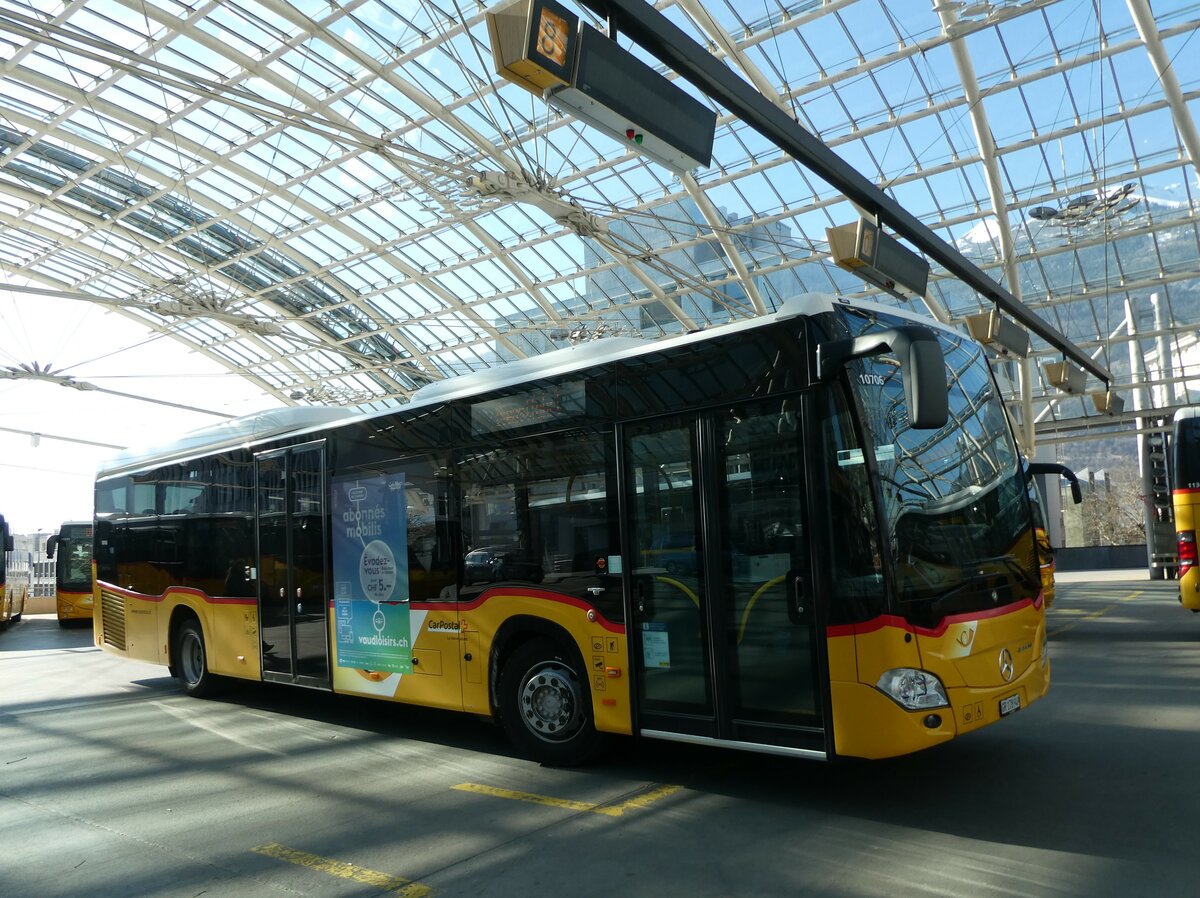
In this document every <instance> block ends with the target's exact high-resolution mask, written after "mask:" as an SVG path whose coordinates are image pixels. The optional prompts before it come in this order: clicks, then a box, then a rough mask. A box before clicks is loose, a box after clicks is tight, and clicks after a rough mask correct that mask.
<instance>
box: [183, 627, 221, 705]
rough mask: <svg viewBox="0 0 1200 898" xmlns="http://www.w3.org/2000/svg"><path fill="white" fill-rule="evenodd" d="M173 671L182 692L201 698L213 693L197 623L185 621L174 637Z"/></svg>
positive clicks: (211, 676) (202, 639)
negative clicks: (181, 687)
mask: <svg viewBox="0 0 1200 898" xmlns="http://www.w3.org/2000/svg"><path fill="white" fill-rule="evenodd" d="M175 670H176V673H177V675H178V677H179V682H180V684H181V685H182V686H183V691H184V692H186V693H187V694H188V695H193V696H195V697H197V698H203V697H204V696H206V695H209V694H210V693H211V692H212V691H213V685H214V679H215V678H214V677H213V675H212V673H210V672H209V670H208V652H207V650H206V649H205V646H204V633H203V632H202V631H201V629H200V623H199V621H197V620H195V619H189V620H185V621H184V622H183V623H182V624H180V626H179V631H178V632H177V633H176V635H175Z"/></svg>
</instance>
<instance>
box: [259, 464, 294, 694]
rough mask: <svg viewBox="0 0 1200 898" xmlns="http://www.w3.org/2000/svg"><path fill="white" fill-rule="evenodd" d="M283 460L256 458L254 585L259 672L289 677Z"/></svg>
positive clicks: (288, 620) (290, 639) (289, 638)
mask: <svg viewBox="0 0 1200 898" xmlns="http://www.w3.org/2000/svg"><path fill="white" fill-rule="evenodd" d="M283 466H284V459H283V456H281V455H276V456H273V457H268V458H259V459H257V462H256V468H257V471H258V511H259V516H258V583H259V623H258V630H259V635H260V638H261V639H262V663H263V670H264V671H270V672H273V673H282V674H288V675H291V673H292V627H291V618H290V616H289V615H288V598H287V591H288V577H287V574H288V569H287V517H286V515H284V513H283V511H284V507H285V506H284V477H283V472H284V467H283Z"/></svg>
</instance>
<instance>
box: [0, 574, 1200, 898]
mask: <svg viewBox="0 0 1200 898" xmlns="http://www.w3.org/2000/svg"><path fill="white" fill-rule="evenodd" d="M1066 579H1067V578H1064V581H1065V580H1066ZM1071 579H1073V578H1071ZM1175 588H1176V584H1175V583H1174V582H1172V581H1167V582H1163V581H1158V582H1152V581H1150V580H1149V579H1146V578H1143V580H1132V581H1131V580H1113V579H1104V580H1100V579H1099V578H1090V579H1087V580H1084V581H1081V582H1062V583H1061V585H1060V587H1059V593H1058V600H1057V601H1056V603H1055V606H1054V608H1053V609H1052V610H1051V611H1050V632H1051V641H1052V658H1053V685H1052V688H1051V694H1050V696H1049V697H1048V698H1047V699H1045V700H1044V701H1042V702H1040V703H1038V704H1036V705H1034V706H1032V707H1030V708H1028V709H1026V710H1023V711H1021V712H1020V713H1019V714H1016V715H1014V716H1013V717H1012V718H1010V719H1008V720H1006V721H1003V722H1002V723H1000V724H998V725H996V726H993V727H990V728H989V729H987V730H983V731H981V732H978V733H974V734H972V735H970V736H966V737H964V738H962V739H959V740H957V741H956V742H953V743H951V744H949V745H947V746H944V747H943V748H940V749H936V750H934V751H929V752H925V753H922V754H919V755H914V756H911V757H907V758H901V759H897V760H894V761H884V762H871V763H843V764H836V765H827V764H821V763H816V762H802V761H795V760H788V759H781V758H772V757H767V756H760V755H749V754H742V753H737V752H733V751H728V750H717V749H701V748H693V747H688V746H680V745H671V744H665V743H651V742H646V743H643V744H641V745H640V746H635V745H633V744H632V743H629V744H627V745H626V746H625V747H624V748H623V749H621V750H618V751H616V752H615V753H614V754H612V755H610V756H609V757H607V758H606V759H605V760H604V761H603V762H601V763H598V764H596V765H594V766H591V767H588V768H585V769H579V770H559V769H550V768H543V767H540V766H538V765H536V764H533V763H530V762H528V761H525V760H522V759H519V758H517V757H515V756H514V755H513V753H512V752H511V750H510V749H509V747H508V744H507V743H506V741H505V740H504V738H503V737H502V735H501V734H500V733H499V732H498V731H496V730H495V729H494V728H492V727H490V726H488V725H486V724H483V723H481V722H479V721H477V720H474V719H472V718H468V717H466V716H464V715H455V714H449V713H440V712H430V711H424V710H421V709H412V708H402V707H396V706H390V705H385V704H382V703H378V702H366V701H361V702H360V701H353V700H345V699H335V698H332V697H329V696H326V695H323V694H319V693H312V692H303V691H290V690H286V689H282V688H269V687H260V686H234V687H232V688H231V689H229V690H228V692H227V693H226V694H224V695H223V696H222V697H221V698H219V699H216V700H209V701H201V700H195V699H188V698H186V697H184V696H183V695H181V694H180V692H179V690H178V687H177V686H176V684H175V683H174V682H173V681H172V680H170V679H169V678H168V677H167V675H166V671H165V669H163V668H159V667H152V666H148V665H142V664H137V663H131V662H125V661H121V660H118V659H115V658H112V657H110V656H108V655H105V654H103V653H101V652H100V651H99V650H98V649H96V648H95V647H94V646H93V645H92V644H91V634H90V631H87V630H60V629H59V628H58V627H57V626H56V624H55V622H54V620H53V618H48V617H28V618H26V619H25V620H24V621H22V622H20V623H18V624H16V625H14V626H13V627H11V628H10V629H9V630H8V631H7V632H4V633H0V895H2V896H4V898H59V896H62V898H68V896H70V898H76V896H88V898H100V896H121V898H135V896H146V898H150V896H154V898H160V896H162V898H166V896H171V898H176V896H178V898H196V896H200V895H204V896H230V898H242V896H255V898H259V896H271V895H280V896H297V895H300V896H322V898H324V896H331V898H332V896H370V895H389V894H404V895H410V896H416V895H420V894H429V893H433V894H436V895H444V896H468V895H472V896H473V895H482V896H506V898H507V896H512V898H516V896H531V895H549V896H570V898H582V896H592V895H595V896H614V895H620V896H622V898H625V896H655V898H657V896H662V895H685V896H689V898H691V896H714V898H715V896H721V898H726V896H731V895H755V896H774V895H781V896H782V895H797V896H799V895H803V896H847V898H850V896H854V898H859V896H873V895H881V896H882V895H886V896H908V895H953V896H983V895H995V896H1043V895H1045V896H1088V898H1103V896H1120V898H1130V896H1174V895H1195V894H1197V893H1198V889H1200V886H1198V885H1197V875H1198V870H1200V868H1198V867H1197V865H1196V860H1195V844H1196V834H1197V823H1198V822H1200V810H1198V809H1200V776H1198V775H1197V772H1196V769H1195V766H1196V765H1195V759H1196V757H1197V750H1196V746H1197V744H1198V736H1200V732H1198V731H1200V710H1198V708H1197V699H1196V696H1197V690H1198V689H1200V616H1194V615H1192V614H1190V613H1188V612H1185V611H1183V610H1181V609H1180V608H1179V606H1178V604H1177V602H1176V599H1175Z"/></svg>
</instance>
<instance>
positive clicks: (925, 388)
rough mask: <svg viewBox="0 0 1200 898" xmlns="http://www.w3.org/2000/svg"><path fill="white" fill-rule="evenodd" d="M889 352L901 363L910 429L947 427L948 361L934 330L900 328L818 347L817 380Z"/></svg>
mask: <svg viewBox="0 0 1200 898" xmlns="http://www.w3.org/2000/svg"><path fill="white" fill-rule="evenodd" d="M885 352H890V353H891V354H892V355H893V356H895V357H896V361H898V362H899V363H900V376H901V378H902V379H903V383H904V399H905V402H907V404H908V422H909V426H910V427H912V428H914V429H915V430H936V429H938V428H939V427H945V425H946V421H947V419H948V418H949V415H950V391H949V387H948V386H947V384H946V361H945V357H944V356H943V355H942V346H941V344H940V343H938V339H937V337H936V336H935V335H934V333H933V331H932V330H930V329H929V328H927V327H922V326H921V325H916V324H907V325H901V326H900V327H892V328H888V329H887V330H883V331H878V332H876V333H872V334H863V335H862V336H861V337H853V338H850V339H845V340H829V341H827V342H825V343H821V344H820V345H818V346H817V379H818V380H830V379H832V378H833V377H834V376H836V374H837V372H838V371H840V370H841V368H842V366H843V365H845V364H846V362H848V361H850V360H851V359H861V358H865V357H867V356H876V355H882V354H883V353H885Z"/></svg>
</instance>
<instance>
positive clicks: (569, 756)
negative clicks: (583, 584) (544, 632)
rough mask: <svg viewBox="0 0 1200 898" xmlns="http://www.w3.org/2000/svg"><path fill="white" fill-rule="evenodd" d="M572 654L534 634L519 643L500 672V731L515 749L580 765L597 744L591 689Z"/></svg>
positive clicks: (554, 762) (543, 760)
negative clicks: (501, 730)
mask: <svg viewBox="0 0 1200 898" xmlns="http://www.w3.org/2000/svg"><path fill="white" fill-rule="evenodd" d="M572 655H573V653H569V652H566V651H564V650H563V648H562V647H561V646H560V645H559V644H558V643H557V642H555V641H554V640H551V639H548V638H545V637H538V638H536V639H532V640H530V641H529V642H526V643H524V644H523V645H521V646H519V647H518V648H517V649H516V651H514V652H513V653H512V656H511V657H510V658H509V659H508V661H507V662H506V663H505V665H504V668H503V670H501V672H500V683H499V690H500V696H499V698H500V720H501V723H502V724H503V725H504V730H505V732H506V733H507V734H508V737H509V739H511V740H512V742H513V744H514V745H516V746H517V748H518V749H520V750H521V751H522V752H524V753H525V754H527V755H529V756H530V757H532V758H534V759H535V760H537V761H540V762H541V763H543V764H548V765H552V766H563V767H570V766H573V765H576V764H582V763H583V762H584V761H586V760H588V759H589V758H590V757H592V755H593V754H595V752H596V750H597V749H598V748H599V746H600V734H599V733H597V732H596V726H595V723H594V722H593V720H592V699H591V693H590V691H589V690H588V685H587V681H586V680H584V679H583V678H582V677H581V675H580V671H579V670H577V669H576V668H577V667H578V662H576V661H574V660H573V659H572Z"/></svg>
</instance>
